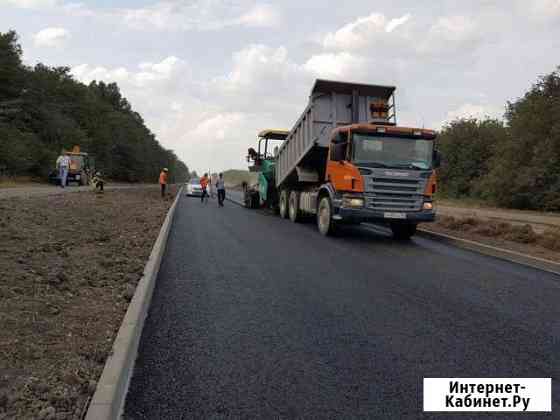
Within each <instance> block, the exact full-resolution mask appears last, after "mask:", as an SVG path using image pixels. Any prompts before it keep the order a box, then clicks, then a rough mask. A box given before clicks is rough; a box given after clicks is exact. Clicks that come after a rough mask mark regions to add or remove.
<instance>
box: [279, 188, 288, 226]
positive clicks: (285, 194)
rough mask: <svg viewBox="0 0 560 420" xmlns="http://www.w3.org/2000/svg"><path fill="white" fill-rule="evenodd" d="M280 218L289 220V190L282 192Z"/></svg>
mask: <svg viewBox="0 0 560 420" xmlns="http://www.w3.org/2000/svg"><path fill="white" fill-rule="evenodd" d="M280 217H281V218H282V219H287V218H288V190H282V191H281V192H280Z"/></svg>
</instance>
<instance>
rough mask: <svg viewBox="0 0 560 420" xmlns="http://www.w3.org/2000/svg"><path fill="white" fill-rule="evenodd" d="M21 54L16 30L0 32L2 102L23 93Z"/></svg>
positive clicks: (0, 99) (0, 94)
mask: <svg viewBox="0 0 560 420" xmlns="http://www.w3.org/2000/svg"><path fill="white" fill-rule="evenodd" d="M21 54H22V51H21V47H20V45H19V44H18V37H17V34H16V33H15V31H10V32H7V33H4V34H3V33H0V102H2V101H5V100H9V99H15V98H17V97H19V95H20V93H21V89H22V86H23V80H22V74H21Z"/></svg>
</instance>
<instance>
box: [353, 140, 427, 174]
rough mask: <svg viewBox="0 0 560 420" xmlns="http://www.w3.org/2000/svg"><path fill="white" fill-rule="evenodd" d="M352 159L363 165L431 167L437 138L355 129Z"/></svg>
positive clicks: (405, 167)
mask: <svg viewBox="0 0 560 420" xmlns="http://www.w3.org/2000/svg"><path fill="white" fill-rule="evenodd" d="M352 146H353V147H352V161H353V162H354V163H356V164H357V165H359V166H366V167H381V168H400V169H419V170H422V169H430V168H431V167H432V150H433V141H432V140H424V139H417V138H403V137H389V136H379V135H375V134H363V133H354V134H353V136H352Z"/></svg>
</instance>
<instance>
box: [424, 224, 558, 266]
mask: <svg viewBox="0 0 560 420" xmlns="http://www.w3.org/2000/svg"><path fill="white" fill-rule="evenodd" d="M416 234H417V235H418V236H421V237H424V238H427V239H432V240H434V241H438V242H443V243H446V244H449V245H454V246H456V247H458V248H462V249H467V250H469V251H475V252H478V253H479V254H483V255H487V256H490V257H495V258H499V259H501V260H506V261H509V262H513V263H516V264H521V265H524V266H527V267H531V268H536V269H538V270H542V271H546V272H548V273H552V274H557V275H560V263H557V262H554V261H550V260H545V259H544V258H538V257H530V256H528V255H525V254H521V253H519V252H515V251H510V250H508V249H503V248H497V247H495V246H491V245H486V244H483V243H480V242H475V241H471V240H468V239H462V238H457V237H456V236H451V235H446V234H444V233H437V232H434V231H431V230H428V229H418V230H417V232H416Z"/></svg>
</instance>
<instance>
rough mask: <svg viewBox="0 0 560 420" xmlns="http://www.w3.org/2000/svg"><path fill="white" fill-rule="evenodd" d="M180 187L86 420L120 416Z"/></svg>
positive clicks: (179, 195) (123, 323) (102, 419)
mask: <svg viewBox="0 0 560 420" xmlns="http://www.w3.org/2000/svg"><path fill="white" fill-rule="evenodd" d="M182 191H183V188H182V187H181V188H179V190H178V192H177V196H176V197H175V201H174V202H173V204H172V206H171V208H170V209H169V211H168V213H167V216H166V218H165V221H164V222H163V225H162V227H161V229H160V231H159V235H158V237H157V239H156V242H155V244H154V246H153V248H152V252H151V254H150V258H148V262H147V263H146V266H145V267H144V274H143V276H142V278H141V279H140V281H139V282H138V285H137V286H136V291H135V292H134V296H133V298H132V300H131V301H130V305H129V306H128V310H127V311H126V314H125V316H124V318H123V321H122V324H121V327H120V328H119V332H118V334H117V337H116V338H115V341H114V342H113V348H112V350H111V354H110V355H109V357H108V358H107V362H106V363H105V367H104V369H103V373H102V374H101V378H100V379H99V382H98V383H97V388H96V390H95V394H94V395H93V398H92V400H91V403H90V405H89V408H88V411H87V414H86V417H85V418H86V420H113V419H118V418H120V416H121V414H122V410H123V408H124V401H125V397H126V393H127V391H128V384H129V381H130V377H131V376H132V370H133V368H134V363H135V362H136V355H137V353H138V344H139V342H140V337H141V335H142V328H143V326H144V320H145V319H146V316H147V314H148V308H149V307H150V301H151V299H152V294H153V291H154V286H155V282H156V279H157V275H158V272H159V268H160V265H161V260H162V257H163V254H164V253H165V248H166V245H167V238H168V236H169V231H170V229H171V224H172V222H173V216H174V214H175V209H176V207H177V203H178V202H179V199H180V197H181V193H182Z"/></svg>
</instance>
